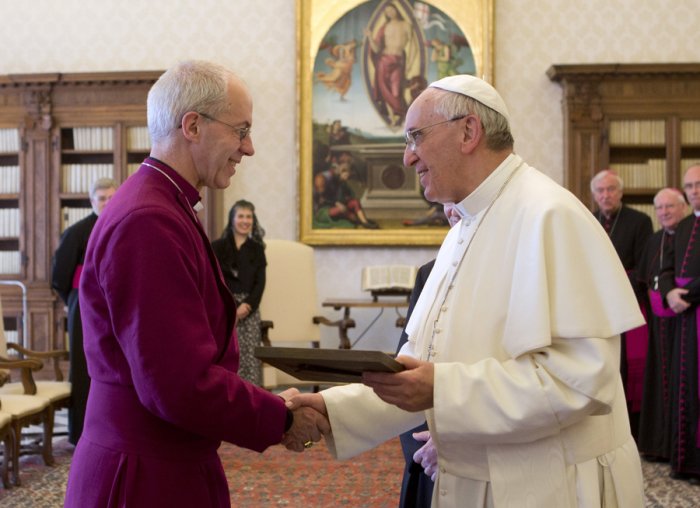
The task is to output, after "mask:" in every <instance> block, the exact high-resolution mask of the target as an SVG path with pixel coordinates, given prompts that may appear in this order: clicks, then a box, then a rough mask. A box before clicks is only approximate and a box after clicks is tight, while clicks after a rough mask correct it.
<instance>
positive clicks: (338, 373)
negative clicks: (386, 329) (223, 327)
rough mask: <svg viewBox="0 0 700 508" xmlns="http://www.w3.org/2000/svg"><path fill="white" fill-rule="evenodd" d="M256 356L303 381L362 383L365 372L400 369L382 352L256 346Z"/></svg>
mask: <svg viewBox="0 0 700 508" xmlns="http://www.w3.org/2000/svg"><path fill="white" fill-rule="evenodd" d="M255 357H256V358H258V359H259V360H262V361H263V362H265V363H268V364H270V365H272V366H273V367H275V368H278V369H279V370H281V371H283V372H286V373H287V374H289V375H290V376H294V377H295V378H297V379H299V380H301V381H318V382H321V383H323V382H326V383H361V382H362V373H363V372H389V373H391V372H401V371H402V370H404V366H403V365H402V364H400V363H399V362H397V361H396V360H394V359H393V358H391V357H390V356H389V355H387V354H386V353H382V352H381V351H360V350H354V349H303V348H288V347H256V348H255Z"/></svg>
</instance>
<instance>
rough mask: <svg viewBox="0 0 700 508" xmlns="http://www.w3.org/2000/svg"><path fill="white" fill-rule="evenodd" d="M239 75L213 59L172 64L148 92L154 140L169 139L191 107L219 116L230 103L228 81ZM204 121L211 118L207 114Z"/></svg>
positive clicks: (197, 110)
mask: <svg viewBox="0 0 700 508" xmlns="http://www.w3.org/2000/svg"><path fill="white" fill-rule="evenodd" d="M230 78H237V76H236V75H235V74H234V73H233V71H231V70H230V69H228V68H226V67H224V66H222V65H218V64H215V63H211V62H204V61H199V60H191V61H187V62H182V63H179V64H178V65H176V66H174V67H171V68H170V69H168V70H167V71H165V73H163V75H162V76H161V77H160V78H159V79H158V81H156V83H155V84H154V85H153V87H152V88H151V90H150V91H149V92H148V101H147V110H148V132H149V134H150V135H151V141H152V142H153V143H158V142H160V141H163V140H164V139H166V138H167V137H168V136H169V135H170V133H171V132H173V131H174V130H175V129H177V128H178V126H179V125H180V124H181V123H182V117H183V116H185V114H186V113H187V112H188V111H195V112H197V113H203V114H205V115H207V116H211V117H213V118H217V117H218V116H220V115H221V114H222V113H223V112H224V111H225V110H226V108H227V107H228V104H227V103H228V82H229V79H230ZM204 121H205V122H208V121H210V120H209V119H207V118H204Z"/></svg>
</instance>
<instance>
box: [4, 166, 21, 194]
mask: <svg viewBox="0 0 700 508" xmlns="http://www.w3.org/2000/svg"><path fill="white" fill-rule="evenodd" d="M19 178H20V172H19V166H0V194H19Z"/></svg>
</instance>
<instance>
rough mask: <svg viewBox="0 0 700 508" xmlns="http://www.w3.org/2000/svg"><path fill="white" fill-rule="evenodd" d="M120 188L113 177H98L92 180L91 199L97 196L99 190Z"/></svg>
mask: <svg viewBox="0 0 700 508" xmlns="http://www.w3.org/2000/svg"><path fill="white" fill-rule="evenodd" d="M118 188H119V184H118V183H117V182H116V181H114V180H112V179H111V178H98V179H97V180H95V181H94V182H92V185H90V199H94V198H95V192H97V191H98V190H105V189H114V190H117V189H118Z"/></svg>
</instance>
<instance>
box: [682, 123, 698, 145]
mask: <svg viewBox="0 0 700 508" xmlns="http://www.w3.org/2000/svg"><path fill="white" fill-rule="evenodd" d="M681 144H682V145H700V120H681Z"/></svg>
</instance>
